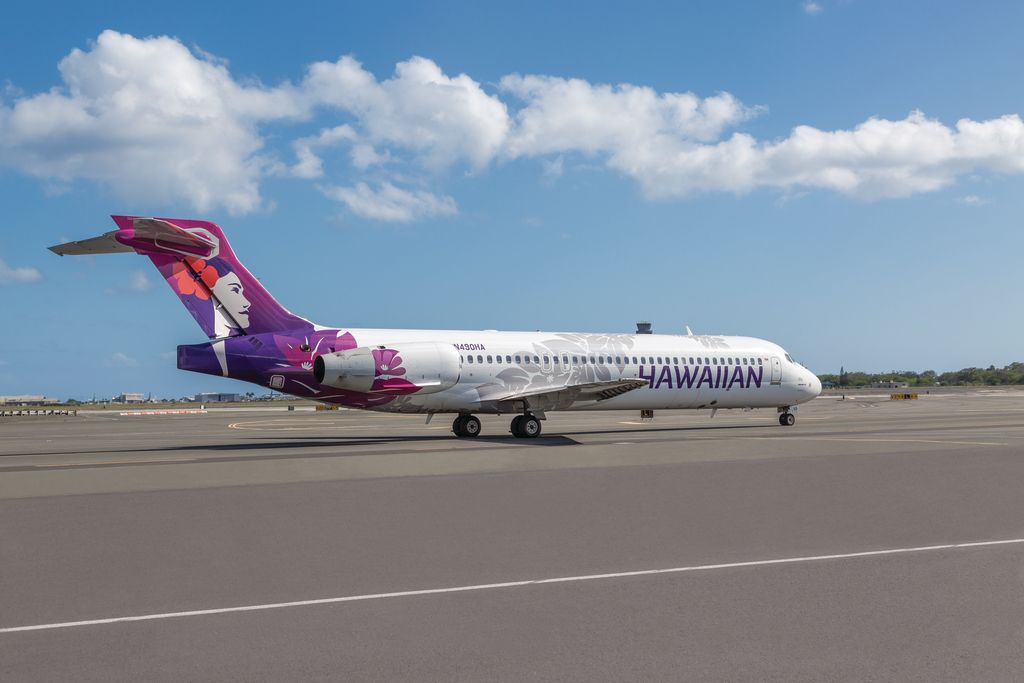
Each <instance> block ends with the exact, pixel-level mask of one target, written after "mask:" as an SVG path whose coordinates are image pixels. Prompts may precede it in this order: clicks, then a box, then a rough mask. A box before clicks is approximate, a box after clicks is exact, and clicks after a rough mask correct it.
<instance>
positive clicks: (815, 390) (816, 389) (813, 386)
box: [807, 375, 821, 398]
mask: <svg viewBox="0 0 1024 683" xmlns="http://www.w3.org/2000/svg"><path fill="white" fill-rule="evenodd" d="M807 390H808V393H810V395H811V396H810V398H817V397H818V396H820V395H821V380H820V379H818V377H817V375H811V381H810V382H809V383H808V385H807Z"/></svg>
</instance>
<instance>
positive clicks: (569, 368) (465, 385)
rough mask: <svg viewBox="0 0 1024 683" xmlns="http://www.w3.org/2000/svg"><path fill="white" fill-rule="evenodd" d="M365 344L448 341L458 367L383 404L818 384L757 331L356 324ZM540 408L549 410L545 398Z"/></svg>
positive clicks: (648, 401) (737, 391) (748, 393)
mask: <svg viewBox="0 0 1024 683" xmlns="http://www.w3.org/2000/svg"><path fill="white" fill-rule="evenodd" d="M350 331H351V332H352V333H353V334H354V335H355V337H356V338H357V339H359V341H360V343H361V345H367V346H376V345H381V346H387V345H400V344H403V343H412V342H423V341H431V342H440V343H447V344H452V345H453V346H454V347H455V348H456V349H457V350H458V352H459V354H460V359H461V372H460V374H459V379H458V382H457V383H456V384H455V386H453V387H451V388H449V389H446V390H444V391H441V392H438V393H434V394H427V395H416V394H413V395H410V396H403V397H401V399H400V400H398V401H395V402H394V403H391V404H388V405H385V406H381V407H380V408H378V410H385V411H395V412H415V413H422V412H457V411H471V412H482V413H501V412H514V410H513V409H510V408H509V405H508V404H507V403H500V402H496V399H498V398H500V397H502V396H507V395H509V394H512V393H523V392H526V393H531V392H533V393H536V392H542V391H544V390H545V389H552V390H554V389H557V388H559V387H561V386H571V385H576V384H581V383H586V382H601V381H610V380H620V379H643V380H647V381H648V386H645V387H641V388H639V389H634V390H632V391H628V392H626V393H623V394H622V395H620V396H615V397H613V398H608V399H606V400H600V401H596V400H595V401H593V402H590V403H580V402H576V403H574V404H572V405H571V406H568V405H567V406H565V407H560V406H558V405H550V406H548V407H547V408H546V409H548V410H561V409H567V410H654V409H679V408H709V409H720V408H721V409H724V408H767V407H787V406H793V405H796V404H799V403H804V402H806V401H809V400H811V399H812V398H814V397H816V396H818V394H819V393H821V382H820V381H819V380H818V378H817V377H815V375H814V373H812V372H811V371H810V370H808V369H807V368H805V367H803V366H802V365H800V364H799V363H797V362H796V361H794V360H793V359H792V357H791V356H789V354H787V353H786V351H785V350H784V349H783V348H782V347H780V346H778V345H777V344H774V343H772V342H769V341H765V340H763V339H756V338H753V337H732V336H714V335H666V334H618V333H609V334H593V333H573V332H498V331H493V330H492V331H460V330H385V329H360V330H350ZM539 408H540V409H541V410H544V409H545V408H544V407H543V406H539Z"/></svg>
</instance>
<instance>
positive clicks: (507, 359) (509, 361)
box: [505, 356, 512, 365]
mask: <svg viewBox="0 0 1024 683" xmlns="http://www.w3.org/2000/svg"><path fill="white" fill-rule="evenodd" d="M505 362H506V363H508V364H509V365H512V356H505Z"/></svg>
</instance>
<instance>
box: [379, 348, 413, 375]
mask: <svg viewBox="0 0 1024 683" xmlns="http://www.w3.org/2000/svg"><path fill="white" fill-rule="evenodd" d="M373 364H374V373H373V374H374V375H375V376H376V377H381V376H382V375H389V376H391V377H401V376H402V375H404V374H405V368H403V367H402V357H401V356H399V355H398V351H395V350H394V349H373Z"/></svg>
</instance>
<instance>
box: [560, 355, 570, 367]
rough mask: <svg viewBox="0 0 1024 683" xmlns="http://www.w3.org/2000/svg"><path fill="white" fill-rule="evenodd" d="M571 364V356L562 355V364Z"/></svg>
mask: <svg viewBox="0 0 1024 683" xmlns="http://www.w3.org/2000/svg"><path fill="white" fill-rule="evenodd" d="M568 364H569V356H562V365H568Z"/></svg>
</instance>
